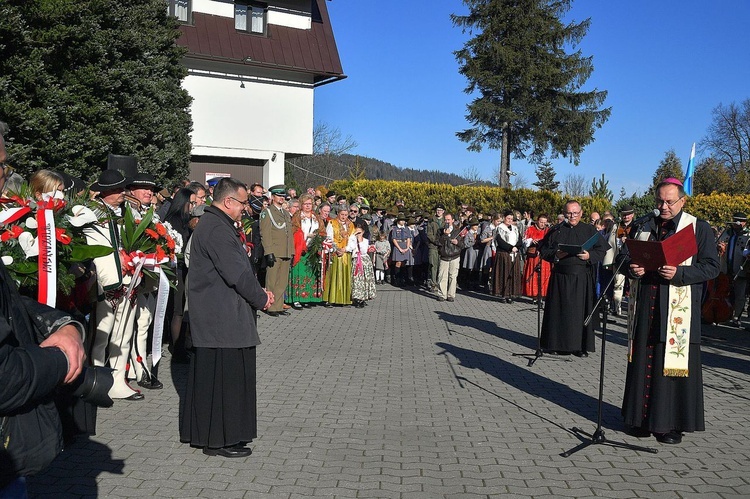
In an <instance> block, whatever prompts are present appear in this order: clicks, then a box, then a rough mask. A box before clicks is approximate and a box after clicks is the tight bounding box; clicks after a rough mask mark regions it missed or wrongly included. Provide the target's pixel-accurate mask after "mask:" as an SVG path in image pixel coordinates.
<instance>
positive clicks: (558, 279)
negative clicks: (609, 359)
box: [539, 200, 609, 357]
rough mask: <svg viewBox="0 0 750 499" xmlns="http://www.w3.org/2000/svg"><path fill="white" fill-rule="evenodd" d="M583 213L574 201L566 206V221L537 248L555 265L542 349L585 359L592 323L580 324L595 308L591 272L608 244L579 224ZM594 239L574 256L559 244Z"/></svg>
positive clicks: (591, 341) (591, 344)
mask: <svg viewBox="0 0 750 499" xmlns="http://www.w3.org/2000/svg"><path fill="white" fill-rule="evenodd" d="M582 212H583V210H582V209H581V205H580V204H579V203H578V202H577V201H573V200H571V201H568V202H567V203H565V216H566V219H567V220H566V221H564V222H562V223H560V224H558V225H557V226H556V227H554V228H553V229H551V230H550V231H549V232H548V233H547V235H546V236H545V238H544V239H543V240H542V243H541V245H540V248H539V249H540V252H541V255H542V258H544V259H545V260H548V261H550V262H553V263H554V266H553V267H552V273H551V275H550V280H549V289H548V291H547V301H546V303H545V306H544V320H543V321H542V338H541V348H542V350H544V351H549V352H558V353H573V354H575V355H577V356H579V357H588V353H587V352H593V351H594V350H595V345H594V324H593V322H591V323H589V325H588V326H584V325H583V322H584V321H585V320H586V317H587V316H588V315H589V314H590V313H591V311H592V310H593V308H594V299H595V297H596V288H595V282H594V269H595V267H596V264H597V263H599V262H601V261H602V260H603V259H604V255H605V254H606V252H607V250H608V249H609V243H607V241H605V240H604V238H603V237H602V236H601V234H599V233H598V232H597V230H596V228H595V227H594V226H593V225H590V224H587V223H580V222H581V215H582ZM594 236H597V237H596V238H595V239H594V240H595V242H594V244H593V246H591V247H590V248H589V249H588V250H586V249H584V250H582V251H581V252H580V253H577V254H569V253H566V252H565V251H562V250H560V248H559V245H561V244H569V245H583V244H584V243H586V242H587V241H588V240H589V239H591V238H592V237H594Z"/></svg>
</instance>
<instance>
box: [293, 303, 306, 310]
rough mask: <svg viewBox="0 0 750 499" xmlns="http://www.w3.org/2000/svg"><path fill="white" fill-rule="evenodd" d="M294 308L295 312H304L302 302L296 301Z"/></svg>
mask: <svg viewBox="0 0 750 499" xmlns="http://www.w3.org/2000/svg"><path fill="white" fill-rule="evenodd" d="M292 308H293V309H294V310H302V308H303V307H302V304H301V303H300V302H298V301H296V302H294V303H292Z"/></svg>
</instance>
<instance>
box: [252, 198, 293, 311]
mask: <svg viewBox="0 0 750 499" xmlns="http://www.w3.org/2000/svg"><path fill="white" fill-rule="evenodd" d="M268 191H269V192H270V193H271V204H270V205H269V206H268V207H267V208H266V209H265V210H263V212H262V213H261V214H260V238H261V242H262V243H263V251H264V252H265V259H266V264H267V269H266V289H268V290H269V291H271V292H272V293H273V296H275V297H276V300H275V301H274V303H273V304H272V305H271V306H270V307H268V310H267V311H266V313H267V314H268V315H270V316H271V317H278V316H279V315H289V312H288V311H287V310H285V309H284V290H285V289H286V286H287V284H288V282H289V268H290V265H291V259H292V256H293V255H294V239H293V234H292V217H291V215H290V214H289V212H288V211H286V210H285V209H284V208H283V206H282V205H283V204H284V200H285V197H286V187H285V186H283V185H274V186H273V187H271V188H269V189H268Z"/></svg>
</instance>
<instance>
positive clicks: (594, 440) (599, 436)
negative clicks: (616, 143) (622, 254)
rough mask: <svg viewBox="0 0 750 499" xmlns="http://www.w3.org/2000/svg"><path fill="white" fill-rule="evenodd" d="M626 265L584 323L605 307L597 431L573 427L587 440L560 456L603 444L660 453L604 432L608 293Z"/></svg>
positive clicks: (578, 434) (616, 272) (603, 312)
mask: <svg viewBox="0 0 750 499" xmlns="http://www.w3.org/2000/svg"><path fill="white" fill-rule="evenodd" d="M642 230H643V229H642V228H640V229H639V230H638V234H636V239H637V237H638V235H640V233H641V231H642ZM623 263H625V259H622V260H621V261H620V263H619V264H618V265H617V268H615V271H614V273H613V274H612V278H611V279H610V280H609V283H608V284H607V286H605V288H604V289H603V290H602V293H601V296H600V297H599V300H598V301H597V302H596V305H594V309H593V310H592V311H591V313H590V314H589V316H588V317H586V320H585V321H584V322H583V325H584V326H588V325H589V324H590V323H591V321H592V319H593V318H594V317H595V316H596V314H597V311H598V310H599V309H600V308H602V305H604V307H603V308H602V328H601V329H602V354H601V365H600V366H599V402H598V410H597V417H596V429H595V430H594V432H593V433H586V432H585V431H583V430H582V429H580V428H577V427H573V428H572V431H573V433H575V434H576V435H577V436H578V437H579V438H581V436H584V437H586V439H587V440H585V441H584V442H582V443H580V444H578V445H577V446H576V447H573V448H572V449H570V450H568V451H565V452H563V453H562V454H560V455H561V456H562V457H570V456H571V455H572V454H574V453H576V452H578V451H579V450H581V449H585V448H586V447H588V446H589V445H593V444H601V445H608V446H610V447H617V448H622V449H630V450H634V451H641V452H650V453H652V454H656V453H657V452H658V451H657V450H656V449H654V448H651V447H642V446H640V445H633V444H627V443H625V442H614V441H611V440H607V437H606V436H604V430H603V429H602V399H603V398H604V360H605V350H606V346H607V312H608V311H609V298H607V291H608V290H609V288H610V287H611V286H612V285H613V284H614V282H615V277H617V274H618V273H619V272H620V268H622V264H623Z"/></svg>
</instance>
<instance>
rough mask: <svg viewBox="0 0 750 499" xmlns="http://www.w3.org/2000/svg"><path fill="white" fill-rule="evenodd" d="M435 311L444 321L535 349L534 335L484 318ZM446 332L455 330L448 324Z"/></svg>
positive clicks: (450, 332) (451, 332)
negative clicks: (500, 325) (503, 326)
mask: <svg viewBox="0 0 750 499" xmlns="http://www.w3.org/2000/svg"><path fill="white" fill-rule="evenodd" d="M435 313H436V314H437V315H438V317H439V318H440V320H443V321H445V322H448V323H451V324H456V325H458V326H462V327H470V328H472V329H476V330H477V331H481V332H482V333H487V334H490V335H492V336H495V337H497V338H501V339H503V340H507V341H510V342H513V343H515V344H517V345H519V346H521V347H524V348H528V349H530V350H532V351H533V350H536V347H537V339H536V338H535V337H532V336H529V335H528V334H524V333H519V332H518V331H512V330H510V329H504V328H501V327H499V326H498V325H497V324H496V323H495V322H492V321H487V320H484V319H477V318H475V317H471V316H470V315H455V314H450V313H447V312H441V311H436V312H435ZM448 333H449V334H453V333H455V331H452V330H451V328H450V326H449V327H448Z"/></svg>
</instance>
